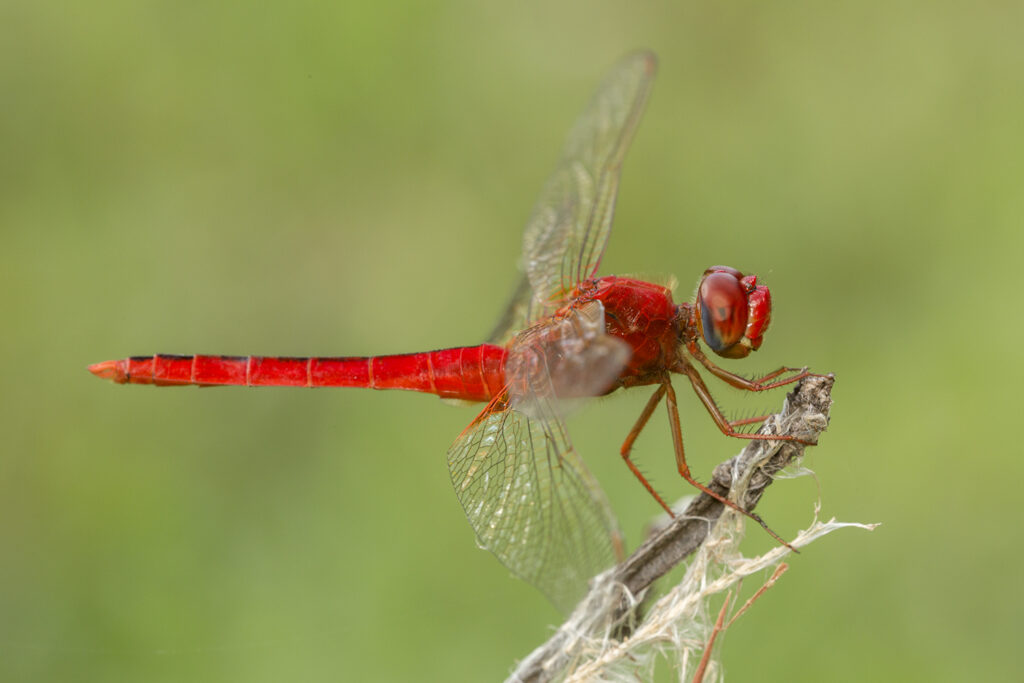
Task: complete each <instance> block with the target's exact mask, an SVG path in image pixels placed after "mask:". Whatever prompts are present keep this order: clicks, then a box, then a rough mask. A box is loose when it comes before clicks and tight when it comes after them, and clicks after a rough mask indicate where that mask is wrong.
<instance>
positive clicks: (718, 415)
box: [676, 362, 815, 446]
mask: <svg viewBox="0 0 1024 683" xmlns="http://www.w3.org/2000/svg"><path fill="white" fill-rule="evenodd" d="M676 368H677V369H678V371H679V372H682V373H683V374H684V375H686V377H687V378H688V379H689V380H690V384H692V385H693V390H694V392H696V394H697V397H698V398H699V399H700V402H701V403H703V404H704V407H705V408H707V409H708V412H709V413H711V419H712V420H714V421H715V424H716V425H718V429H719V430H721V432H722V433H723V434H725V435H726V436H731V437H734V438H737V439H752V440H755V441H796V442H797V443H802V444H804V445H805V446H813V445H815V442H814V441H805V440H803V439H801V438H799V437H796V436H792V435H787V436H776V435H773V434H746V433H744V432H741V431H739V430H737V429H736V427H738V426H741V425H744V424H750V423H752V422H754V421H756V420H757V419H759V418H747V419H745V420H735V421H730V420H729V419H728V418H727V417H726V416H725V413H723V412H722V409H721V408H719V407H718V404H717V403H715V399H714V398H713V397H712V396H711V392H710V391H709V390H708V385H707V384H705V383H704V379H703V378H702V377H701V376H700V373H698V372H697V369H696V368H695V367H693V366H692V365H690V364H689V363H686V362H682V363H679V364H678V365H677V366H676ZM723 372H725V371H724V370H723ZM779 372H785V370H781V371H779ZM804 372H805V374H803V375H802V376H803V377H806V376H808V375H810V374H811V373H807V372H806V371H804ZM741 379H742V378H741ZM744 381H750V380H744ZM789 382H790V380H788V379H787V380H785V382H784V383H786V384H788V383H789ZM733 386H736V385H733ZM779 386H781V385H779ZM765 388H774V386H772V385H768V386H767V387H765ZM763 390H764V388H761V389H753V390H752V391H763ZM762 419H763V418H762Z"/></svg>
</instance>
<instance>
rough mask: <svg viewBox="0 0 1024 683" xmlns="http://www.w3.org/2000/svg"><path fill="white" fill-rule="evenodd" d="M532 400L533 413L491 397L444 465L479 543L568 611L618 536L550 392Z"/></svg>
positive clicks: (608, 559) (607, 560) (608, 561)
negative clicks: (555, 407) (552, 403)
mask: <svg viewBox="0 0 1024 683" xmlns="http://www.w3.org/2000/svg"><path fill="white" fill-rule="evenodd" d="M535 408H536V414H535V415H534V416H532V417H531V416H527V415H526V414H525V413H522V412H519V411H517V410H513V409H512V408H510V407H509V406H508V403H507V401H495V402H492V403H491V404H490V405H489V406H488V407H487V408H486V409H485V410H484V411H483V412H482V413H480V415H479V416H478V417H477V418H476V420H475V421H474V422H473V424H471V425H470V426H469V428H468V429H467V430H466V431H465V432H463V434H462V435H461V436H460V437H459V438H458V440H457V441H456V442H455V443H454V444H453V445H452V447H451V450H449V451H448V467H449V470H450V471H451V475H452V483H453V484H454V485H455V493H456V495H458V497H459V501H460V502H461V503H462V507H463V508H464V509H465V511H466V516H467V517H468V518H469V523H470V524H471V525H472V526H473V529H474V531H476V535H477V539H478V541H479V544H480V546H481V547H483V548H486V549H487V550H490V551H491V552H492V553H494V554H495V555H496V556H497V558H498V559H499V560H500V561H501V563H502V564H504V565H505V566H506V567H508V569H509V570H510V571H511V572H512V573H513V574H515V575H516V576H518V577H520V578H522V579H524V580H526V581H528V582H530V583H532V584H533V585H534V586H536V587H537V588H539V589H540V590H541V592H543V593H544V594H545V595H546V596H547V597H548V599H550V600H551V602H553V603H554V604H555V606H556V607H558V608H559V609H560V610H562V611H563V612H568V611H569V610H571V609H572V608H573V606H575V604H576V602H577V601H578V600H579V599H580V598H581V597H582V596H583V594H584V593H585V591H586V587H587V580H588V579H589V578H590V577H592V576H593V575H595V574H596V573H598V572H599V571H601V570H603V569H606V568H607V567H610V566H611V565H612V564H613V563H614V562H615V553H614V552H613V547H614V545H613V544H614V540H613V539H615V538H620V537H621V536H620V535H619V533H618V528H617V525H616V522H615V517H614V516H613V515H612V513H611V509H610V507H609V506H608V502H607V501H606V500H605V498H604V494H603V492H602V491H601V489H600V487H599V486H598V484H597V481H596V480H595V479H594V477H593V475H591V474H590V472H589V471H588V470H587V468H586V466H585V465H584V464H583V461H582V460H581V459H580V457H579V455H577V453H576V451H575V450H574V449H573V447H572V444H571V443H570V442H569V436H568V434H567V433H566V430H565V425H564V424H563V423H562V421H561V419H559V417H558V415H557V414H556V413H555V411H554V409H553V407H552V406H551V403H550V400H548V399H546V398H541V399H539V400H538V401H537V402H536V403H535Z"/></svg>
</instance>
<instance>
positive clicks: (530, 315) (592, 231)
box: [491, 52, 657, 342]
mask: <svg viewBox="0 0 1024 683" xmlns="http://www.w3.org/2000/svg"><path fill="white" fill-rule="evenodd" d="M656 68H657V59H656V58H655V56H654V54H653V53H651V52H636V53H633V54H630V55H628V56H626V57H625V58H623V59H622V60H620V61H619V62H618V63H617V64H616V65H615V66H614V67H612V69H611V71H610V72H609V73H608V75H607V76H606V77H605V79H604V81H602V83H601V85H600V86H599V87H598V89H597V92H596V93H595V94H594V96H593V98H592V99H591V101H590V103H589V104H588V105H587V108H586V109H584V110H583V113H582V114H581V115H580V117H579V119H577V120H576V123H575V124H573V127H572V129H571V130H570V131H569V136H568V139H567V140H566V143H565V148H564V149H563V150H562V157H561V160H560V161H559V163H558V166H557V168H556V169H555V172H554V173H553V174H552V175H551V177H550V178H549V179H548V181H547V183H546V184H545V185H544V188H543V189H542V191H541V195H540V199H539V200H538V201H537V205H536V206H535V207H534V209H533V213H532V215H531V216H530V219H529V221H528V222H527V224H526V230H525V232H524V235H523V263H522V267H523V271H524V279H523V282H521V283H520V285H519V286H518V287H517V289H516V292H515V293H514V295H513V298H512V301H511V302H510V304H509V307H508V309H507V311H506V313H505V315H504V316H503V317H502V319H501V320H500V321H499V323H498V326H497V327H496V328H495V330H494V331H493V333H492V335H491V339H492V340H493V341H496V342H504V341H507V340H508V339H509V338H510V337H511V336H512V334H514V333H515V332H517V331H518V330H520V329H522V328H523V327H526V326H527V325H528V324H529V323H530V322H531V321H533V320H536V319H537V318H539V317H541V316H543V315H547V314H550V313H551V312H552V311H553V310H555V309H556V308H558V306H559V304H560V303H561V302H562V301H563V300H564V298H565V295H566V294H567V293H568V292H569V291H570V290H571V289H572V288H573V286H574V285H576V283H578V282H580V281H581V280H584V279H586V278H588V277H592V276H593V275H594V273H595V272H596V271H597V267H598V265H599V264H600V261H601V255H602V254H603V253H604V248H605V244H606V243H607V242H608V235H609V232H610V231H611V224H612V216H613V214H614V211H615V196H616V193H617V192H618V188H619V173H620V170H621V168H622V161H623V159H624V158H625V156H626V151H627V149H628V148H629V144H630V142H631V141H632V139H633V134H634V132H635V131H636V127H637V125H638V124H639V122H640V117H641V115H642V114H643V110H644V105H645V104H646V102H647V97H648V95H649V94H650V91H651V86H652V84H653V81H654V75H655V71H656Z"/></svg>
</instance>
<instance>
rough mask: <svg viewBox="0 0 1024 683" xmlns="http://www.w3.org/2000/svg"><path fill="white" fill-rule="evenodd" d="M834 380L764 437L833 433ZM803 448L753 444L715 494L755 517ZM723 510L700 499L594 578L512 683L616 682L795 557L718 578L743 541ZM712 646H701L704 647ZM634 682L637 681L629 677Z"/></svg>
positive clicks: (769, 558)
mask: <svg viewBox="0 0 1024 683" xmlns="http://www.w3.org/2000/svg"><path fill="white" fill-rule="evenodd" d="M833 382H834V378H832V377H831V376H827V377H822V376H812V377H808V378H806V379H804V380H802V381H801V382H800V383H799V384H798V385H797V386H796V388H795V389H794V390H793V391H792V392H790V394H789V395H787V397H786V401H785V404H784V406H783V409H782V411H781V412H780V413H779V414H777V415H772V416H770V417H769V418H768V419H767V420H766V421H765V423H764V425H763V426H762V427H761V430H760V433H762V434H773V435H789V434H791V435H795V436H797V437H799V438H800V439H801V440H803V441H807V442H815V441H816V440H817V438H818V436H819V435H820V434H821V433H822V432H823V431H824V430H825V429H826V428H827V426H828V420H829V408H830V406H831V404H832V400H831V390H832V385H833ZM804 447H805V446H804V444H802V443H799V442H795V441H751V442H749V444H748V445H747V447H746V448H744V449H743V451H742V452H741V453H740V454H739V455H737V456H735V457H733V458H731V459H730V460H727V461H726V462H723V463H721V464H720V465H718V467H716V468H715V471H714V474H713V477H712V481H711V483H710V484H709V485H708V486H709V487H710V488H711V489H713V490H714V491H716V492H718V493H720V494H722V495H731V496H732V497H733V498H732V499H733V500H737V501H739V502H740V503H741V505H742V506H743V507H744V508H746V509H747V510H752V509H753V508H754V507H755V506H756V505H757V502H758V501H759V500H760V498H761V496H762V495H763V494H764V492H765V490H766V489H767V487H768V486H769V485H770V484H771V482H772V480H773V476H774V475H775V474H776V473H777V472H778V471H779V470H781V469H782V468H784V467H786V466H787V465H789V464H790V463H791V462H793V461H794V460H795V459H796V458H798V457H799V456H801V455H802V454H803V450H804ZM723 509H724V506H723V504H722V503H721V502H720V501H718V500H716V499H714V498H713V497H711V496H709V495H707V494H701V495H700V496H698V497H697V498H696V499H695V500H694V501H693V502H692V503H691V504H690V505H689V507H687V509H686V511H685V513H684V514H682V515H679V516H677V517H675V518H674V519H672V520H671V522H670V523H669V524H668V525H667V526H666V527H665V528H664V529H662V530H661V531H659V532H657V533H656V534H655V535H653V536H652V537H651V538H649V539H648V540H647V541H646V542H644V543H643V544H642V545H641V546H640V547H639V548H638V549H637V550H636V551H635V552H634V553H633V554H632V555H631V556H630V557H629V558H627V559H626V560H625V561H624V562H623V563H622V564H620V565H619V566H618V567H615V568H613V569H611V570H609V571H607V572H605V573H603V574H600V575H598V576H597V577H595V578H594V580H593V581H592V583H591V590H590V592H589V593H588V595H587V596H586V597H585V598H584V599H583V600H582V601H581V602H580V604H579V605H578V606H577V607H576V609H575V610H574V611H573V613H572V615H571V616H570V617H569V619H568V620H567V621H566V622H565V623H564V624H563V625H562V626H561V627H560V628H559V629H558V630H557V631H556V632H555V634H554V635H552V637H551V638H550V639H549V640H548V641H547V642H546V643H544V644H543V645H541V646H540V647H538V648H537V649H535V650H534V651H533V652H532V653H531V654H530V655H529V656H527V657H526V658H525V659H523V661H522V662H520V664H519V666H518V667H517V668H516V670H515V671H514V672H513V674H512V675H511V677H510V678H509V679H508V680H509V681H511V682H516V683H521V682H522V683H525V682H527V681H529V682H534V681H549V680H554V679H565V680H590V679H591V678H594V677H608V676H610V675H614V668H613V667H614V666H615V665H621V664H622V663H623V662H627V663H628V664H633V665H637V664H638V662H637V653H638V651H639V650H638V647H641V646H643V645H652V646H654V647H662V646H664V645H665V644H666V643H670V642H675V643H676V644H677V645H678V644H679V642H680V641H681V639H682V636H681V635H680V624H681V623H683V622H684V621H685V620H686V619H695V618H696V616H695V615H696V613H697V612H699V610H701V609H702V607H703V603H702V600H703V599H704V598H706V597H707V596H709V595H711V594H713V593H715V592H720V591H721V590H725V589H727V588H728V587H730V586H732V585H733V584H735V583H736V582H738V581H739V580H740V579H741V578H742V577H743V576H747V575H749V574H751V573H753V572H756V571H761V570H763V569H765V568H767V567H770V566H771V565H773V564H777V563H778V562H780V561H781V560H782V558H783V557H785V555H786V554H788V553H789V552H790V551H789V550H788V549H787V548H785V547H783V546H779V547H776V548H774V549H773V550H772V551H769V552H768V553H765V555H763V556H761V557H759V558H754V559H752V560H745V559H743V558H738V559H737V557H732V558H730V559H731V560H732V564H731V566H730V567H729V571H728V572H727V573H726V574H725V575H723V576H721V577H719V578H718V579H716V580H711V579H709V577H708V573H709V572H708V569H709V566H710V564H714V563H715V562H721V557H717V558H716V557H715V556H714V555H715V553H716V552H718V553H719V555H722V548H723V547H724V546H728V545H731V544H732V543H733V541H734V539H733V538H732V535H731V534H730V533H729V529H724V530H722V527H723V524H719V523H718V522H719V519H720V518H722V517H723ZM727 513H728V514H727V516H728V517H729V518H731V519H734V520H738V519H740V518H739V516H738V514H737V513H735V512H733V511H731V510H730V511H727ZM723 521H724V520H723ZM740 523H741V522H737V524H740ZM725 526H726V527H728V526H729V525H725ZM842 526H850V525H846V524H840V523H836V522H834V521H833V522H828V523H821V522H817V521H815V524H814V525H813V526H812V527H811V528H810V529H808V530H806V531H804V532H801V534H800V535H798V537H797V538H796V539H794V540H793V542H792V545H793V546H794V547H799V546H802V545H806V544H807V543H810V542H811V541H813V540H814V539H816V538H818V537H819V536H821V535H824V534H826V533H828V532H830V531H833V530H835V529H836V528H840V527H842ZM853 526H865V525H853ZM868 528H873V527H868ZM713 530H714V531H713ZM709 534H712V536H713V538H712V539H711V540H713V541H714V543H711V540H709V542H708V543H706V544H705V547H704V548H703V549H702V550H701V553H699V554H698V556H697V558H695V559H694V562H693V563H692V564H691V567H690V570H689V571H688V573H687V577H686V578H684V580H683V582H682V583H681V584H680V585H679V586H677V587H676V588H674V589H673V590H672V591H670V593H669V594H668V595H666V596H665V597H663V598H662V599H661V600H659V601H658V602H657V604H655V605H654V606H653V607H652V608H651V609H650V610H649V611H648V613H647V615H646V617H645V618H644V619H643V621H638V619H639V617H637V615H636V614H635V613H636V612H637V611H639V610H637V607H638V605H639V604H640V601H641V599H642V597H643V595H644V592H645V591H646V589H647V588H648V587H649V586H650V585H651V584H652V583H653V582H654V581H655V580H656V579H658V578H659V577H661V576H663V575H664V574H665V573H666V572H668V571H669V570H671V569H672V568H673V567H675V566H676V565H678V564H679V563H680V562H681V561H682V560H684V559H685V558H687V557H688V556H690V555H691V554H693V553H694V551H695V550H697V549H698V548H700V546H701V544H702V543H704V542H705V540H706V539H708V537H709ZM709 546H711V547H709ZM697 565H700V566H699V567H698V566H697ZM698 574H699V576H698ZM691 575H692V576H691ZM688 582H689V583H688ZM684 589H685V590H684ZM687 615H689V616H687ZM688 642H689V641H688ZM704 642H705V639H703V638H701V639H700V640H699V643H698V646H699V644H701V643H704ZM679 649H682V650H685V653H680V654H682V655H683V659H684V660H685V659H686V657H687V656H689V652H690V650H691V649H692V648H690V647H689V646H686V647H681V648H679ZM630 676H631V675H630ZM623 677H625V676H623ZM630 680H635V679H633V678H631V677H630Z"/></svg>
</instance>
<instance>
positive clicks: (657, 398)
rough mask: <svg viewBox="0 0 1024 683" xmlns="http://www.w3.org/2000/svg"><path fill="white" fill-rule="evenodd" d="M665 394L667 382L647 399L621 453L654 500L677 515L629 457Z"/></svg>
mask: <svg viewBox="0 0 1024 683" xmlns="http://www.w3.org/2000/svg"><path fill="white" fill-rule="evenodd" d="M664 396H665V384H661V385H659V386H658V389H657V390H656V391H655V392H654V394H652V395H651V398H650V400H649V401H647V405H646V406H644V410H643V412H642V413H640V417H639V418H637V421H636V424H634V425H633V428H632V429H630V430H629V434H628V435H627V436H626V440H625V441H623V442H622V448H620V449H619V454H620V455H622V459H623V460H624V461H625V463H626V467H628V468H629V471H630V472H632V473H633V476H635V477H636V478H637V479H639V480H640V483H641V484H643V485H644V488H645V489H647V492H648V493H650V494H651V495H652V496H654V500H656V501H658V505H660V506H661V507H663V508H664V509H665V512H667V513H668V515H669V517H675V513H674V512H672V508H671V507H669V506H668V504H667V503H666V502H665V499H664V498H662V497H661V496H660V495H658V492H657V491H655V490H654V487H653V486H651V483H650V482H649V481H647V478H646V477H644V475H643V473H642V472H640V470H639V469H638V468H637V466H636V465H635V464H634V463H633V461H632V460H631V459H630V457H629V454H630V453H631V452H632V451H633V443H634V442H636V439H637V437H638V436H640V432H641V430H643V428H644V426H645V425H646V424H647V421H648V420H650V419H651V415H653V414H654V410H655V409H656V408H657V407H658V404H659V403H660V402H661V399H662V397H664Z"/></svg>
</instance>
